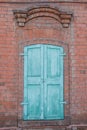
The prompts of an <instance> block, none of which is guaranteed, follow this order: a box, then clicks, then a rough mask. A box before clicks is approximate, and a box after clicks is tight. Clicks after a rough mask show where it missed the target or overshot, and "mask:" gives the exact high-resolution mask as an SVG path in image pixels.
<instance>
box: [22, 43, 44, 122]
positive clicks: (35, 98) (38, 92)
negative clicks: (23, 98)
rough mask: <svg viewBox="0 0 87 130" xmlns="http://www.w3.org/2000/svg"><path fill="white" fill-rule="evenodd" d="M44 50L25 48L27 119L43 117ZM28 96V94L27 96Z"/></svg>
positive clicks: (36, 47)
mask: <svg viewBox="0 0 87 130" xmlns="http://www.w3.org/2000/svg"><path fill="white" fill-rule="evenodd" d="M42 49H43V48H42V47H41V45H33V46H29V47H26V48H25V53H26V54H27V58H25V60H27V63H26V64H25V70H26V72H25V81H26V82H25V84H24V86H25V88H27V102H28V105H27V119H28V120H35V119H41V116H42V115H43V109H42V108H43V92H42V91H43V83H42V78H43V58H42V57H43V50H42ZM25 62H26V61H25ZM25 95H26V94H25Z"/></svg>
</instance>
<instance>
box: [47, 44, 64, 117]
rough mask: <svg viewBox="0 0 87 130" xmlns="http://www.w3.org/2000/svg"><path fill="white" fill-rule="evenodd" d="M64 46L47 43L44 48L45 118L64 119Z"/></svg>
mask: <svg viewBox="0 0 87 130" xmlns="http://www.w3.org/2000/svg"><path fill="white" fill-rule="evenodd" d="M60 54H63V48H62V47H57V46H52V45H46V46H45V49H44V57H45V58H44V80H45V82H44V87H45V112H44V113H45V116H44V117H45V119H63V118H64V112H63V104H61V103H60V102H61V101H63V56H61V55H60Z"/></svg>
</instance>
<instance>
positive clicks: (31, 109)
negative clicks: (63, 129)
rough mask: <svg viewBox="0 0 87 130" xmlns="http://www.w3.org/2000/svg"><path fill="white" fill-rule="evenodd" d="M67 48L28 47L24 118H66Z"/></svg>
mask: <svg viewBox="0 0 87 130" xmlns="http://www.w3.org/2000/svg"><path fill="white" fill-rule="evenodd" d="M62 54H63V48H62V47H57V46H53V45H43V44H42V45H32V46H28V47H25V48H24V55H25V56H24V103H23V104H24V120H39V119H45V120H48V119H50V120H52V119H63V117H64V112H63V103H62V102H63V56H62Z"/></svg>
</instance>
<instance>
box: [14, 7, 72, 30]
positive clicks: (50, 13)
mask: <svg viewBox="0 0 87 130" xmlns="http://www.w3.org/2000/svg"><path fill="white" fill-rule="evenodd" d="M13 12H14V16H15V19H16V22H17V23H18V26H21V27H23V26H25V24H26V23H27V22H29V21H31V20H32V19H35V18H38V17H50V18H53V19H54V20H56V21H58V22H59V23H61V24H62V25H63V27H65V28H67V27H69V24H70V23H71V19H72V14H71V13H67V12H64V11H60V10H59V9H58V8H55V7H50V6H35V7H31V8H28V9H26V10H14V11H13Z"/></svg>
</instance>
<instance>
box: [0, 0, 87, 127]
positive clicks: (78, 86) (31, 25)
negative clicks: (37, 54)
mask: <svg viewBox="0 0 87 130" xmlns="http://www.w3.org/2000/svg"><path fill="white" fill-rule="evenodd" d="M3 1H4V0H3ZM20 1H22V0H20ZM35 5H36V4H34V3H33V4H26V3H25V4H22V3H19V4H17V3H13V4H10V3H9V4H8V3H0V126H17V125H21V124H22V121H21V119H22V111H23V108H22V106H21V104H20V103H21V102H22V101H23V57H21V56H20V55H19V54H20V53H22V52H23V48H24V46H26V45H30V44H41V43H44V44H54V45H61V46H63V47H64V50H65V52H66V56H65V58H64V75H65V76H64V77H65V78H64V97H65V100H66V101H67V104H66V105H65V120H64V121H61V122H60V121H58V122H56V124H57V125H69V124H82V123H83V124H84V123H87V97H86V95H87V94H86V93H87V80H86V77H87V61H86V60H87V56H86V54H87V47H86V46H87V45H86V44H87V43H86V42H87V4H86V3H85V4H81V3H67V2H66V3H58V1H57V3H43V4H41V3H37V5H39V6H40V5H50V6H52V7H57V8H58V9H59V10H61V11H65V12H68V13H70V12H71V13H72V14H73V17H72V21H71V24H70V26H69V28H63V27H62V25H61V23H59V22H57V21H55V20H54V19H52V18H48V17H47V18H46V17H43V18H36V19H33V20H32V21H29V22H27V23H26V24H25V26H24V27H19V26H18V25H17V24H16V19H15V18H14V14H13V10H16V9H26V8H30V7H34V6H35ZM18 122H19V123H18ZM51 123H52V122H51ZM51 123H50V122H48V125H50V124H51ZM43 124H46V123H44V122H43ZM53 124H55V122H53ZM28 125H29V124H28ZM32 125H35V124H32ZM38 125H39V126H40V125H42V124H41V123H38Z"/></svg>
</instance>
